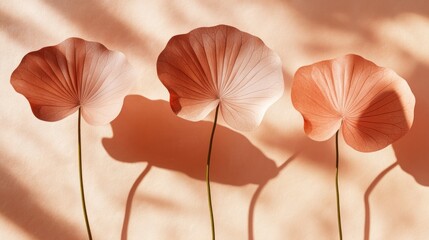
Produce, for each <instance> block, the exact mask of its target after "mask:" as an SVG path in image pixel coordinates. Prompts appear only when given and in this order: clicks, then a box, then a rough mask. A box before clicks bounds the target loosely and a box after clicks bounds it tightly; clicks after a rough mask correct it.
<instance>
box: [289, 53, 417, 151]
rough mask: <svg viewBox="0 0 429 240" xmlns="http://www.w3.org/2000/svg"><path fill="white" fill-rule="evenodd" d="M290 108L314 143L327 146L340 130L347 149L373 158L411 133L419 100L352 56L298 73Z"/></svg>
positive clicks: (394, 78) (400, 82)
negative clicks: (301, 121)
mask: <svg viewBox="0 0 429 240" xmlns="http://www.w3.org/2000/svg"><path fill="white" fill-rule="evenodd" d="M292 103H293V105H294V107H295V108H296V109H297V110H298V111H299V112H300V113H301V114H302V115H303V118H304V130H305V133H306V134H307V135H308V136H309V137H310V138H312V139H314V140H317V141H324V140H327V139H329V138H330V137H332V136H333V135H334V134H335V132H336V131H338V130H339V129H341V132H342V135H343V137H344V140H345V141H346V142H347V144H348V145H350V146H351V147H353V148H354V149H356V150H358V151H362V152H369V151H376V150H379V149H382V148H384V147H386V146H388V145H389V144H391V143H393V142H394V141H396V140H397V139H399V138H400V137H402V136H403V135H405V134H406V133H407V132H408V130H409V129H410V128H411V125H412V123H413V119H414V105H415V98H414V95H413V93H412V92H411V89H410V87H409V86H408V84H407V82H406V81H405V80H404V79H403V78H401V77H400V76H398V75H397V74H396V73H395V72H393V71H392V70H390V69H387V68H383V67H379V66H377V65H375V64H374V63H372V62H370V61H368V60H366V59H364V58H362V57H360V56H357V55H351V54H350V55H346V56H343V57H340V58H337V59H333V60H327V61H322V62H318V63H315V64H312V65H309V66H304V67H301V68H300V69H298V71H297V72H296V74H295V76H294V80H293V83H292Z"/></svg>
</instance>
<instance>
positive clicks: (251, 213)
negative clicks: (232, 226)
mask: <svg viewBox="0 0 429 240" xmlns="http://www.w3.org/2000/svg"><path fill="white" fill-rule="evenodd" d="M297 156H298V153H295V154H293V155H292V156H291V157H289V158H288V159H287V160H286V161H285V162H284V163H282V164H281V165H280V166H279V167H278V168H277V175H278V174H279V173H280V172H281V171H282V170H283V169H284V168H285V167H286V166H287V165H289V164H290V163H291V162H292V161H293V160H294V159H295V158H296V157H297ZM270 180H271V179H267V180H266V181H264V182H263V183H261V184H259V186H258V188H256V190H255V193H254V194H253V196H252V200H251V201H250V205H249V217H248V221H247V225H248V229H249V230H248V234H249V240H254V238H255V237H254V227H253V226H254V224H253V223H254V215H255V206H256V201H257V200H258V197H259V196H260V195H261V192H262V190H263V189H264V187H265V186H266V185H267V184H268V182H269V181H270Z"/></svg>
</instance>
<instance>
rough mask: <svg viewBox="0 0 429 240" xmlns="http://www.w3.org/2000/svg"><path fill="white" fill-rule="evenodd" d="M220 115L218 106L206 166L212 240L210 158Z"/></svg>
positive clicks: (213, 225)
mask: <svg viewBox="0 0 429 240" xmlns="http://www.w3.org/2000/svg"><path fill="white" fill-rule="evenodd" d="M218 113H219V105H217V107H216V113H215V119H214V122H213V129H212V133H211V136H210V145H209V152H208V156H207V166H206V184H207V196H208V204H209V209H210V222H211V229H212V240H215V239H216V235H215V222H214V216H213V206H212V195H211V190H210V157H211V153H212V146H213V137H214V133H215V130H216V125H217V117H218Z"/></svg>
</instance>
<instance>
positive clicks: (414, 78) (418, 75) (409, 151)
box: [393, 63, 429, 187]
mask: <svg viewBox="0 0 429 240" xmlns="http://www.w3.org/2000/svg"><path fill="white" fill-rule="evenodd" d="M428 76H429V66H428V65H425V64H423V63H420V64H418V65H417V67H416V68H415V70H414V72H413V74H411V75H410V76H409V77H408V76H406V79H407V80H408V83H409V85H410V87H411V90H412V91H413V93H414V95H415V97H416V107H415V110H414V124H413V126H412V128H411V130H410V131H409V132H408V134H407V135H405V136H404V137H403V138H402V139H400V140H399V141H398V142H396V143H394V144H393V149H394V150H395V154H396V157H397V161H398V163H399V166H401V168H402V170H404V171H405V172H407V173H408V174H410V175H412V176H413V177H414V179H415V180H416V182H417V183H419V184H420V185H423V186H426V187H428V186H429V140H428V137H429V124H428V119H429V98H428V97H427V96H428V90H429V84H428V79H427V78H428Z"/></svg>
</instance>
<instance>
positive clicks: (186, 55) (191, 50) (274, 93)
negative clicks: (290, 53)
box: [157, 25, 284, 130]
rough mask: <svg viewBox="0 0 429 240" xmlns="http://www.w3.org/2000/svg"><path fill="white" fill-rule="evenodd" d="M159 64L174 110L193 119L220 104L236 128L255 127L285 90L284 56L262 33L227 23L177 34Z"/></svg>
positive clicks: (161, 56)
mask: <svg viewBox="0 0 429 240" xmlns="http://www.w3.org/2000/svg"><path fill="white" fill-rule="evenodd" d="M157 68H158V76H159V78H160V80H161V82H162V83H163V84H164V85H165V86H166V87H167V89H168V90H169V92H170V105H171V107H172V109H173V111H174V112H175V113H176V114H177V115H178V116H180V117H182V118H185V119H188V120H191V121H199V120H202V119H203V118H205V117H206V116H207V115H208V114H209V113H210V112H211V111H213V110H214V109H215V108H216V106H217V105H218V104H220V113H221V115H222V116H223V118H224V120H225V121H226V122H227V123H228V124H229V125H230V126H231V127H233V128H235V129H238V130H251V129H253V128H255V127H257V126H258V125H259V124H260V122H261V121H262V118H263V115H264V113H265V111H266V110H267V108H268V107H269V106H270V105H271V104H273V103H274V102H275V101H276V100H278V99H279V98H280V96H281V95H282V94H283V88H284V83H283V73H282V68H281V61H280V58H279V57H278V56H277V55H276V54H275V53H274V52H273V51H272V50H270V49H269V48H268V47H266V46H265V44H264V43H263V42H262V41H261V40H260V39H259V38H257V37H255V36H252V35H250V34H248V33H244V32H241V31H239V30H238V29H236V28H233V27H230V26H226V25H218V26H215V27H204V28H198V29H195V30H193V31H191V32H189V33H188V34H184V35H178V36H174V37H173V38H172V39H170V41H169V42H168V44H167V46H166V47H165V49H164V50H163V51H162V52H161V54H160V55H159V57H158V62H157Z"/></svg>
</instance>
